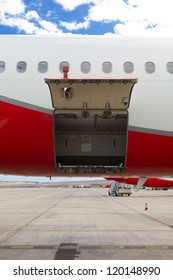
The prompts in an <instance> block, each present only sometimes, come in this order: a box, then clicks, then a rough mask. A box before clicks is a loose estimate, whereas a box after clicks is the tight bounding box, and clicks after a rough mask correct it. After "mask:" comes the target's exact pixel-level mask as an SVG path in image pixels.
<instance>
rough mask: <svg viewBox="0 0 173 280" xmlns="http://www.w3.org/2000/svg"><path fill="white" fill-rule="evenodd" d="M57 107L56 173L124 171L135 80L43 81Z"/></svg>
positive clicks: (55, 108)
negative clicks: (129, 113)
mask: <svg viewBox="0 0 173 280" xmlns="http://www.w3.org/2000/svg"><path fill="white" fill-rule="evenodd" d="M45 82H46V83H47V84H48V86H49V89H50V94H51V98H52V105H53V107H54V131H55V156H56V164H57V169H58V171H61V172H66V173H88V174H90V173H95V174H96V173H98V174H100V173H102V174H103V173H115V172H117V171H118V172H120V171H121V170H122V169H123V168H124V167H125V161H126V144H127V127H128V110H127V109H128V108H129V105H130V97H131V93H132V89H133V86H134V84H135V83H136V82H137V79H68V78H67V79H45Z"/></svg>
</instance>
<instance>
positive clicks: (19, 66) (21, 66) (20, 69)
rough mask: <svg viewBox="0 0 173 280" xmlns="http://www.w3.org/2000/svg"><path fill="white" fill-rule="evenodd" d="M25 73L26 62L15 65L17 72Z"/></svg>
mask: <svg viewBox="0 0 173 280" xmlns="http://www.w3.org/2000/svg"><path fill="white" fill-rule="evenodd" d="M25 71H26V62H25V61H19V62H18V63H17V72H19V73H24V72H25Z"/></svg>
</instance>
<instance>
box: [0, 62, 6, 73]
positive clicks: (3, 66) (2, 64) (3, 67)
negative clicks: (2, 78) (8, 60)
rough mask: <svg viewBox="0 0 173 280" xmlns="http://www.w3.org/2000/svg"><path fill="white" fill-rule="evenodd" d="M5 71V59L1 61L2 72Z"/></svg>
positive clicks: (0, 68) (0, 71)
mask: <svg viewBox="0 0 173 280" xmlns="http://www.w3.org/2000/svg"><path fill="white" fill-rule="evenodd" d="M4 71H5V62H4V61H0V73H2V72H4Z"/></svg>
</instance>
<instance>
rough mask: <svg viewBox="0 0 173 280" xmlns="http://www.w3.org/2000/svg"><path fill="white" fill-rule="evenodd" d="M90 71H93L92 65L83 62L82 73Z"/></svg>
mask: <svg viewBox="0 0 173 280" xmlns="http://www.w3.org/2000/svg"><path fill="white" fill-rule="evenodd" d="M90 70H91V63H90V62H88V61H83V62H82V63H81V71H82V72H83V73H89V72H90Z"/></svg>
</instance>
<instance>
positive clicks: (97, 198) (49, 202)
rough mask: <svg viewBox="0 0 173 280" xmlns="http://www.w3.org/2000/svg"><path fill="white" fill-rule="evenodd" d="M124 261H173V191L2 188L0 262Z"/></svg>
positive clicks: (0, 196) (0, 193) (0, 190)
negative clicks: (111, 193)
mask: <svg viewBox="0 0 173 280" xmlns="http://www.w3.org/2000/svg"><path fill="white" fill-rule="evenodd" d="M146 206H147V207H146ZM123 259H124V260H172V259H173V189H169V190H167V191H163V190H157V191H156V190H150V191H147V190H140V191H139V192H137V193H136V192H134V191H132V195H131V196H130V197H128V196H122V197H113V196H109V195H108V189H105V188H70V187H56V186H54V187H49V186H45V185H39V186H35V187H33V186H26V185H25V186H22V185H20V187H17V186H16V185H13V186H10V185H9V186H7V185H6V186H3V185H2V186H1V187H0V260H123Z"/></svg>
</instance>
